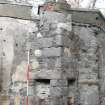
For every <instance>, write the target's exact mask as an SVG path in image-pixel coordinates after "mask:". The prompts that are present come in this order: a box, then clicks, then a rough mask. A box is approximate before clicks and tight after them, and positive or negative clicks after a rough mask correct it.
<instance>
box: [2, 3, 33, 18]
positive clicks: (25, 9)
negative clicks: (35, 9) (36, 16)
mask: <svg viewBox="0 0 105 105" xmlns="http://www.w3.org/2000/svg"><path fill="white" fill-rule="evenodd" d="M31 9H32V6H25V5H17V4H8V3H0V16H1V17H11V18H18V19H23V20H32V17H31Z"/></svg>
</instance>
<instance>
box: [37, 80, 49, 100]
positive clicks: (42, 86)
mask: <svg viewBox="0 0 105 105" xmlns="http://www.w3.org/2000/svg"><path fill="white" fill-rule="evenodd" d="M35 94H36V96H38V97H39V98H40V99H45V98H46V97H49V95H50V80H49V79H37V80H36V85H35Z"/></svg>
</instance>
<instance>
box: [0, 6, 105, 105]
mask: <svg viewBox="0 0 105 105" xmlns="http://www.w3.org/2000/svg"><path fill="white" fill-rule="evenodd" d="M1 5H5V4H1ZM6 5H7V4H6ZM8 5H9V4H8ZM11 6H14V5H13V4H12V5H10V6H8V10H9V12H8V14H5V15H3V16H4V17H0V23H1V25H0V81H1V82H0V86H1V87H0V88H1V93H0V95H1V97H0V99H1V100H2V101H1V102H2V104H4V105H6V103H7V104H9V103H10V105H24V104H26V103H25V102H26V101H25V99H26V98H25V96H26V95H27V94H26V93H27V84H26V82H27V81H26V79H27V78H26V75H27V73H26V71H27V68H28V65H27V64H28V52H29V63H30V67H29V104H30V105H34V104H35V105H104V101H105V97H104V95H105V89H104V88H105V84H104V79H105V76H104V61H105V60H104V50H105V49H104V45H105V42H104V39H105V38H104V37H105V36H104V35H105V32H104V30H103V28H104V26H103V27H99V26H97V25H96V23H95V22H96V21H97V20H94V18H95V19H96V16H98V15H97V13H96V12H94V13H95V15H94V16H93V14H92V13H90V12H89V13H90V14H91V16H92V19H91V20H90V19H87V18H86V17H85V16H83V17H82V19H83V20H81V21H80V22H79V19H80V18H79V19H78V20H77V17H75V16H77V14H78V17H80V16H81V14H83V11H82V12H81V11H80V12H78V13H76V12H77V11H76V12H75V13H74V12H73V11H72V10H71V12H70V11H69V10H68V11H67V10H65V11H63V9H64V8H63V9H62V8H60V10H59V7H57V6H58V4H57V5H56V7H57V8H53V6H51V5H50V6H51V7H52V8H50V9H48V8H45V9H47V10H44V11H43V9H42V8H43V7H42V8H41V11H40V15H39V16H38V18H35V17H34V19H33V17H31V15H30V12H31V11H30V10H31V9H32V8H31V7H30V6H21V8H20V10H21V9H22V10H25V9H24V8H28V9H27V10H29V11H26V13H25V14H26V16H25V17H24V15H21V14H22V13H24V11H23V12H19V11H17V12H16V10H17V9H16V8H17V5H15V6H14V8H15V12H16V15H13V14H11V12H10V10H11ZM47 6H48V7H49V4H48V5H47ZM54 6H55V5H54ZM2 7H3V8H4V6H2ZM53 9H54V10H53ZM56 9H57V11H55V10H56ZM66 9H67V8H66ZM6 10H7V8H6ZM52 10H53V11H52ZM12 11H13V10H12ZM15 12H14V13H15ZM0 14H3V13H2V12H1V13H0ZM17 14H18V15H17ZM74 14H75V15H74ZM15 16H16V17H15ZM74 17H75V18H74ZM85 18H86V21H85V20H84V19H85ZM99 19H102V18H99ZM92 20H94V21H92ZM98 21H100V20H98ZM102 21H103V20H102ZM94 23H95V24H94ZM7 100H8V101H7Z"/></svg>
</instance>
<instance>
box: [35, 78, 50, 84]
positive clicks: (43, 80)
mask: <svg viewBox="0 0 105 105" xmlns="http://www.w3.org/2000/svg"><path fill="white" fill-rule="evenodd" d="M36 82H40V83H45V84H50V80H49V79H36Z"/></svg>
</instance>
